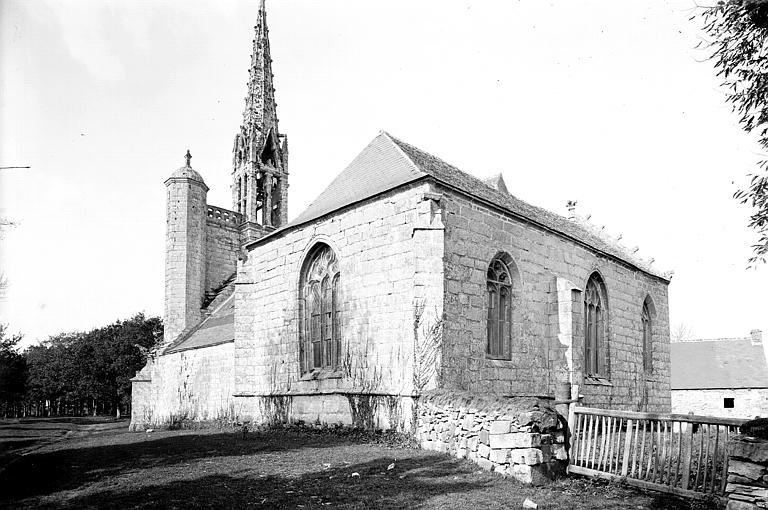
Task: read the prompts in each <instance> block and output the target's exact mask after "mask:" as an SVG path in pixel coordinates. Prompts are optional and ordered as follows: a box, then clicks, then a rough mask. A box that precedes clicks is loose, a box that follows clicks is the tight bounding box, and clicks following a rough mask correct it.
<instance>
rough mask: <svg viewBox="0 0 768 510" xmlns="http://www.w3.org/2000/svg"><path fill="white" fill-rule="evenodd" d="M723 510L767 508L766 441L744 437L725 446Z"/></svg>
mask: <svg viewBox="0 0 768 510" xmlns="http://www.w3.org/2000/svg"><path fill="white" fill-rule="evenodd" d="M725 495H726V497H727V498H728V504H727V506H726V510H758V509H761V508H768V440H765V439H758V438H755V437H749V436H745V435H738V436H734V437H732V438H731V440H730V443H729V445H728V485H726V487H725Z"/></svg>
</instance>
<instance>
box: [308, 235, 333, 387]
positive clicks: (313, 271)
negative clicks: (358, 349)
mask: <svg viewBox="0 0 768 510" xmlns="http://www.w3.org/2000/svg"><path fill="white" fill-rule="evenodd" d="M340 281H341V274H340V273H339V265H338V261H337V259H336V254H335V253H334V251H333V250H332V249H331V248H330V247H329V246H328V245H325V244H318V245H317V246H316V247H315V248H313V249H312V251H311V252H310V255H309V257H308V258H307V261H306V262H305V264H304V269H303V270H302V274H301V280H300V282H301V283H300V286H301V289H300V303H299V311H300V314H301V321H300V324H301V327H300V339H299V344H300V345H299V357H300V361H301V368H302V373H308V372H312V371H314V370H335V369H337V368H338V366H339V358H340V351H341V310H340V308H341V306H340V300H339V285H340Z"/></svg>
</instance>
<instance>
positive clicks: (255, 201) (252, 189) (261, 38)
mask: <svg viewBox="0 0 768 510" xmlns="http://www.w3.org/2000/svg"><path fill="white" fill-rule="evenodd" d="M254 30H255V38H254V40H253V52H252V54H251V65H250V68H249V70H248V89H247V95H246V96H245V109H244V111H243V125H242V126H240V132H239V133H238V134H237V135H236V136H235V145H234V148H233V154H232V178H233V180H232V204H233V209H234V210H235V211H237V212H239V213H242V214H243V215H244V221H246V222H253V223H258V224H260V225H262V226H271V227H279V226H281V225H283V224H285V223H286V220H287V207H286V206H287V203H286V202H287V196H286V190H287V187H288V182H287V181H288V179H287V174H288V161H287V160H288V157H287V139H286V137H285V135H282V134H280V131H279V129H278V119H277V103H276V102H275V88H274V85H273V78H274V76H273V74H272V58H271V56H270V48H269V29H268V28H267V11H266V8H265V6H264V0H261V1H260V3H259V12H258V19H257V22H256V26H255V27H254Z"/></svg>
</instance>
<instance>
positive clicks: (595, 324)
mask: <svg viewBox="0 0 768 510" xmlns="http://www.w3.org/2000/svg"><path fill="white" fill-rule="evenodd" d="M607 324H608V302H607V299H606V295H605V285H604V284H603V281H602V279H601V278H600V276H599V275H598V274H597V273H595V274H593V275H592V276H590V278H589V281H588V282H587V288H586V290H585V292H584V373H585V374H587V375H590V376H603V377H607V375H608V373H607V372H608V370H607V367H606V357H607V356H606V349H607V346H606V341H605V338H606V329H607Z"/></svg>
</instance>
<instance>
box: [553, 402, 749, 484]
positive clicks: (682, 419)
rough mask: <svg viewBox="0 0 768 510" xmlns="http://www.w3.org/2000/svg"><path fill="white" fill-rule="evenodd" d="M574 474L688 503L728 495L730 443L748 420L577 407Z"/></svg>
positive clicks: (571, 465) (571, 466)
mask: <svg viewBox="0 0 768 510" xmlns="http://www.w3.org/2000/svg"><path fill="white" fill-rule="evenodd" d="M570 421H571V423H569V427H570V430H571V437H570V460H569V465H568V472H569V473H576V474H581V475H588V476H597V477H600V478H606V479H609V480H621V481H624V482H626V483H627V484H629V485H634V486H637V487H642V488H645V489H652V490H657V491H662V492H669V493H673V494H677V495H679V496H683V497H688V498H703V497H712V496H715V497H716V496H722V495H723V493H724V491H725V484H726V480H727V478H728V449H727V445H728V440H729V438H730V436H731V435H733V434H734V433H738V430H737V429H738V427H739V425H741V424H742V423H744V422H745V421H747V420H739V419H731V418H717V417H714V416H696V415H692V414H655V413H638V412H630V411H611V410H607V409H596V408H591V407H574V408H573V410H572V412H571V419H570Z"/></svg>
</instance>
